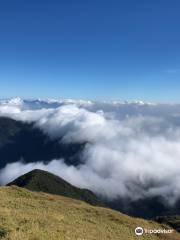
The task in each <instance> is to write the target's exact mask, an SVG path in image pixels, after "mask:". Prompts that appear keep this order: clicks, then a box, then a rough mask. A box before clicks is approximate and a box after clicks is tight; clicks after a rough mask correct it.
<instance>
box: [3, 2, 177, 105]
mask: <svg viewBox="0 0 180 240" xmlns="http://www.w3.org/2000/svg"><path fill="white" fill-rule="evenodd" d="M179 12H180V1H179V0H151V1H144V0H136V1H134V0H126V1H121V0H91V1H88V0H87V1H85V0H76V1H74V0H62V1H61V0H59V1H58V0H43V1H41V0H31V1H24V0H16V1H14V0H6V1H0V95H1V98H3V97H11V96H21V97H63V98H84V99H120V100H124V99H127V100H133V99H142V100H147V101H166V102H167V101H179V102H180V94H179V90H180V14H179Z"/></svg>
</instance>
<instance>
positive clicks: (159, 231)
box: [135, 227, 174, 236]
mask: <svg viewBox="0 0 180 240" xmlns="http://www.w3.org/2000/svg"><path fill="white" fill-rule="evenodd" d="M173 231H174V230H173V229H146V228H144V229H143V228H142V227H137V228H136V229H135V234H136V235H137V236H142V235H143V234H170V233H173Z"/></svg>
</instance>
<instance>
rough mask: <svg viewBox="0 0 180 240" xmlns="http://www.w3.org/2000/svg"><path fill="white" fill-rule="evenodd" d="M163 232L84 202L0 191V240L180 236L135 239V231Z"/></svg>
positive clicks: (18, 190) (168, 239)
mask: <svg viewBox="0 0 180 240" xmlns="http://www.w3.org/2000/svg"><path fill="white" fill-rule="evenodd" d="M137 226H142V227H144V228H153V229H154V228H160V227H161V228H164V226H161V225H159V224H158V223H154V222H148V221H145V220H142V219H137V218H132V217H128V216H126V215H124V214H121V213H118V212H116V211H113V210H110V209H107V208H103V207H95V206H91V205H89V204H87V203H85V202H82V201H78V200H74V199H70V198H66V197H62V196H56V195H50V194H46V193H36V192H31V191H29V190H26V189H22V188H18V187H15V186H12V187H1V188H0V239H1V240H5V239H6V240H133V239H152V240H159V239H161V240H178V239H180V235H179V234H178V233H176V232H175V233H173V234H170V235H161V236H160V235H159V236H158V235H147V236H142V237H136V236H135V234H134V229H135V227H137Z"/></svg>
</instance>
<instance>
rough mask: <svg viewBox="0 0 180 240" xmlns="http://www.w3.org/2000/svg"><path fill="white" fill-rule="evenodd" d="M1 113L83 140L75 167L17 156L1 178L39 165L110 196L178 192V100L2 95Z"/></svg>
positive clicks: (57, 135)
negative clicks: (153, 101) (4, 98)
mask: <svg viewBox="0 0 180 240" xmlns="http://www.w3.org/2000/svg"><path fill="white" fill-rule="evenodd" d="M0 116H8V117H11V118H13V119H17V120H21V121H28V122H34V124H35V126H37V127H39V128H40V129H42V131H44V132H45V133H46V134H48V135H49V136H50V137H51V138H53V139H54V138H55V139H61V141H62V142H64V143H66V144H68V143H86V144H85V147H84V149H83V150H82V152H81V162H82V163H81V164H80V165H78V166H76V167H75V166H67V165H66V164H65V163H64V160H63V159H52V161H51V162H50V163H49V164H43V163H42V162H37V163H29V164H24V163H23V162H22V161H19V162H16V163H12V164H8V165H7V166H6V167H5V168H4V169H1V170H0V182H1V183H3V184H5V183H7V182H8V181H11V180H13V179H14V178H16V177H17V176H19V175H22V174H23V173H25V172H28V171H30V170H32V169H35V168H40V169H44V170H48V171H50V172H53V173H55V174H57V175H59V176H61V177H63V178H64V179H65V180H67V181H69V182H71V183H72V184H74V185H76V186H79V187H83V188H89V189H91V190H92V191H94V192H95V193H97V194H100V195H102V196H105V197H107V198H110V199H116V198H118V197H129V198H131V199H133V200H135V199H139V198H145V197H152V196H163V197H164V199H167V200H168V201H169V203H174V202H175V201H176V199H178V198H179V197H180V184H179V183H180V174H179V172H180V105H179V104H150V103H143V102H133V103H120V102H111V103H110V102H107V103H105V102H90V101H87V102H86V101H74V100H64V101H63V100H59V101H58V100H48V101H42V100H21V99H11V100H7V101H1V103H0Z"/></svg>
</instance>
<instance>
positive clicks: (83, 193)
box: [8, 169, 103, 206]
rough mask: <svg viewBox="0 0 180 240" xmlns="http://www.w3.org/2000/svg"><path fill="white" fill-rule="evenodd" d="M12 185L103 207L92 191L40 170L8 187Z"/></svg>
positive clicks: (13, 182) (29, 173)
mask: <svg viewBox="0 0 180 240" xmlns="http://www.w3.org/2000/svg"><path fill="white" fill-rule="evenodd" d="M11 185H16V186H18V187H22V188H27V189H29V190H31V191H36V192H46V193H50V194H56V195H62V196H66V197H70V198H74V199H78V200H82V201H85V202H87V203H89V204H92V205H99V206H102V205H103V204H102V203H101V201H100V200H99V199H98V198H97V197H96V195H95V194H94V193H93V192H91V191H90V190H88V189H81V188H77V187H75V186H73V185H71V184H70V183H68V182H66V181H65V180H64V179H62V178H60V177H58V176H56V175H54V174H52V173H50V172H47V171H44V170H40V169H34V170H32V171H30V172H28V173H26V174H24V175H22V176H20V177H18V178H17V179H15V180H14V181H12V182H10V183H9V184H8V186H11Z"/></svg>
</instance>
